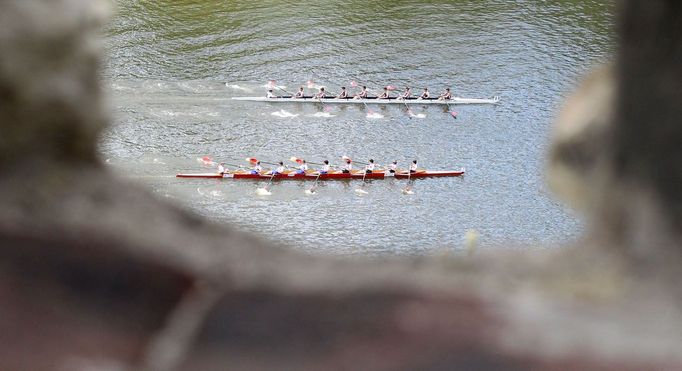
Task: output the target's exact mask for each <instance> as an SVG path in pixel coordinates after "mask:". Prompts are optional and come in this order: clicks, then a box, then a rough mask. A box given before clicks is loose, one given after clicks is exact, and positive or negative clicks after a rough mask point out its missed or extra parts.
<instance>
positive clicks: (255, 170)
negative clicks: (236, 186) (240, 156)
mask: <svg viewBox="0 0 682 371" xmlns="http://www.w3.org/2000/svg"><path fill="white" fill-rule="evenodd" d="M261 171H263V167H262V166H260V161H258V162H256V165H254V166H253V169H251V174H260V172H261Z"/></svg>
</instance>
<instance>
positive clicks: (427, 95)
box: [419, 88, 431, 99]
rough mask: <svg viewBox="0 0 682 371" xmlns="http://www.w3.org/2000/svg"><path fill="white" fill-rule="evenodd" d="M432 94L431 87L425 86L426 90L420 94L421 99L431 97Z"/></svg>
mask: <svg viewBox="0 0 682 371" xmlns="http://www.w3.org/2000/svg"><path fill="white" fill-rule="evenodd" d="M430 96H431V94H430V93H429V88H424V92H423V93H422V95H420V96H419V99H429V97H430Z"/></svg>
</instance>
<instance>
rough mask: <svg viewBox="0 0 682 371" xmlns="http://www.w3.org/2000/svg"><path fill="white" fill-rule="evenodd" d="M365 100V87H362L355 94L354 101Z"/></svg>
mask: <svg viewBox="0 0 682 371" xmlns="http://www.w3.org/2000/svg"><path fill="white" fill-rule="evenodd" d="M366 98H367V87H366V86H363V87H362V90H360V91H359V92H358V93H357V94H355V99H366Z"/></svg>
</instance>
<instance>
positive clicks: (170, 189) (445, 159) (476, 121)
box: [101, 0, 613, 255]
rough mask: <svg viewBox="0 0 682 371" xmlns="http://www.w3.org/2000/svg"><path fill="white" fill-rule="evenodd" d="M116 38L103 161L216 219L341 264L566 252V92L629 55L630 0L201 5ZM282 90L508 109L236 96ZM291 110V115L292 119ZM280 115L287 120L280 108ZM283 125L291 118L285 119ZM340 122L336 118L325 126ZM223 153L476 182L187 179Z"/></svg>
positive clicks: (172, 3)
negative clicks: (617, 36)
mask: <svg viewBox="0 0 682 371" xmlns="http://www.w3.org/2000/svg"><path fill="white" fill-rule="evenodd" d="M116 9H117V14H116V16H115V18H114V20H113V22H112V23H111V24H110V25H109V27H108V28H107V30H106V35H105V37H106V45H107V49H108V58H107V60H106V69H105V71H104V77H105V78H106V80H107V86H108V89H107V90H108V92H109V95H110V96H111V98H112V102H113V104H112V106H113V107H112V108H113V111H114V125H112V127H111V128H110V129H109V130H108V131H107V132H106V133H105V135H104V137H103V139H102V143H101V151H102V154H103V157H104V158H105V159H107V162H108V163H109V164H110V166H111V167H112V168H113V169H115V170H116V171H120V172H121V173H122V174H124V176H127V177H129V178H130V179H131V180H132V181H135V182H139V183H142V184H144V185H146V186H147V187H149V188H150V189H152V190H153V191H154V192H155V193H156V194H157V195H158V197H160V198H167V199H171V200H173V202H176V203H177V204H179V205H182V207H185V208H187V209H190V210H192V211H194V212H196V213H199V214H202V215H204V216H206V217H207V218H209V219H211V220H215V221H216V222H220V223H222V222H229V223H233V224H236V225H238V226H240V227H241V228H243V229H246V230H249V231H253V232H255V233H259V234H265V235H267V236H269V237H270V238H272V239H276V240H280V241H285V242H288V243H289V244H290V245H292V246H294V247H295V248H298V249H302V250H314V251H318V252H328V253H335V254H369V255H373V254H382V253H389V254H421V253H428V252H430V251H432V250H434V249H437V248H443V247H446V248H453V249H460V248H462V243H463V236H464V234H465V233H466V231H467V230H469V229H475V230H477V231H478V232H479V233H480V236H481V237H480V242H481V245H482V246H484V247H488V248H493V247H495V246H499V245H502V244H508V243H509V242H512V243H513V244H556V243H562V242H566V241H569V240H571V239H574V238H576V237H577V236H578V235H579V234H580V233H581V228H582V226H581V224H580V222H579V221H578V219H577V218H576V217H575V216H574V215H572V214H571V212H569V211H568V210H567V209H566V208H565V207H564V206H562V205H561V204H560V203H559V202H557V201H555V200H553V199H552V196H551V194H550V193H549V192H548V190H547V188H546V186H545V183H544V180H543V167H544V161H543V158H544V156H545V154H546V152H547V149H548V137H549V133H550V125H551V122H552V120H553V117H554V116H555V114H556V111H557V109H558V107H560V104H561V101H562V99H563V98H564V97H565V96H566V94H567V93H568V92H569V91H570V90H571V88H572V87H573V86H574V85H575V83H576V81H577V80H578V79H579V77H580V76H581V75H582V74H584V73H585V72H586V71H587V70H589V68H591V67H592V66H594V65H596V64H599V63H601V62H604V61H607V60H608V59H609V56H610V54H611V52H612V51H613V33H612V23H613V21H612V18H613V5H612V4H611V3H610V2H602V1H587V0H586V1H522V0H518V1H483V0H471V1H426V2H407V1H396V2H365V1H347V0H346V1H326V2H288V1H259V2H250V1H249V2H246V1H244V2H242V1H234V2H233V1H230V2H224V1H189V0H184V1H180V0H165V1H158V0H153V1H152V0H135V1H133V0H120V1H119V3H118V5H117V6H116ZM271 79H274V80H277V83H278V84H280V85H284V86H286V88H285V89H286V90H288V91H291V90H295V89H296V88H297V87H298V86H300V85H301V84H305V82H306V81H308V80H314V82H315V83H316V84H320V85H325V86H327V87H328V89H330V90H331V91H337V90H338V89H339V88H340V86H342V85H345V86H350V83H351V81H357V82H358V83H360V84H366V85H368V86H369V87H370V88H374V89H376V88H380V87H381V86H383V85H386V84H393V85H396V86H400V87H402V86H405V85H409V86H413V87H415V88H418V89H420V88H421V87H424V86H428V87H429V88H430V90H432V91H434V92H438V91H441V90H442V89H443V88H444V87H446V86H450V87H452V89H453V92H454V93H455V95H457V96H464V97H492V96H494V95H497V96H499V97H500V98H501V104H499V105H497V106H458V107H453V109H454V110H456V111H457V112H458V113H459V116H458V119H456V120H454V119H453V118H452V117H451V116H450V115H448V113H447V109H445V110H444V109H443V108H438V107H428V108H426V107H415V108H414V113H415V114H420V113H421V114H423V115H424V116H425V117H424V118H412V119H411V118H410V117H409V115H408V114H407V113H406V110H405V108H404V107H400V106H395V107H394V106H390V107H374V108H372V107H370V109H373V110H374V111H376V112H378V113H380V114H381V115H383V116H384V117H383V118H380V119H371V118H367V109H366V108H365V107H363V106H353V107H351V106H349V107H344V106H332V105H327V107H321V106H319V105H277V104H272V103H255V102H236V101H231V100H230V98H231V97H234V96H253V95H263V94H264V93H265V88H264V84H265V83H266V82H267V81H268V80H271ZM282 109H284V110H285V111H286V112H285V113H286V114H285V115H284V116H290V117H280V116H282V115H281V113H282V112H280V110H282ZM273 114H275V115H273ZM278 115H279V116H278ZM321 115H326V116H330V117H320V116H321ZM204 155H210V156H212V157H213V158H215V159H218V160H223V161H226V162H228V163H234V164H236V165H240V164H243V165H246V162H245V161H244V158H245V157H257V158H259V159H262V160H265V161H279V160H286V159H288V158H289V157H291V156H297V157H304V158H306V159H308V160H309V161H317V162H319V161H322V160H323V159H330V160H332V162H335V161H338V160H339V158H340V156H342V155H348V156H351V157H353V158H356V159H358V160H366V159H369V158H374V159H375V160H377V161H378V162H379V163H387V162H389V161H391V160H394V159H395V160H398V161H399V162H400V163H402V164H405V163H407V162H408V161H411V160H412V159H418V160H419V163H420V165H422V166H424V167H428V168H431V169H453V168H454V169H457V168H460V167H464V168H466V170H467V173H466V176H465V177H464V178H434V179H421V180H418V181H416V182H415V183H414V190H415V194H414V195H409V196H407V195H403V194H402V193H401V192H400V190H401V189H402V188H403V186H404V185H405V181H401V180H398V181H396V180H376V181H368V182H367V184H366V185H364V188H365V190H367V191H368V194H366V195H363V196H360V195H358V194H357V193H356V192H354V190H355V189H356V188H357V187H358V186H360V184H361V182H360V181H351V182H326V183H322V184H321V187H320V189H319V192H318V193H317V194H316V195H314V196H310V195H306V194H305V192H304V191H305V189H306V188H308V187H309V186H310V183H303V182H276V183H275V185H274V187H273V189H272V192H273V195H272V196H269V197H263V196H257V195H256V192H255V191H256V188H258V187H260V186H263V185H264V184H265V182H253V181H229V180H225V181H219V180H188V179H184V180H183V179H177V178H175V177H174V175H175V174H176V173H178V172H204V171H207V169H205V168H202V166H201V165H200V164H199V163H198V162H197V161H196V159H197V158H198V157H201V156H204Z"/></svg>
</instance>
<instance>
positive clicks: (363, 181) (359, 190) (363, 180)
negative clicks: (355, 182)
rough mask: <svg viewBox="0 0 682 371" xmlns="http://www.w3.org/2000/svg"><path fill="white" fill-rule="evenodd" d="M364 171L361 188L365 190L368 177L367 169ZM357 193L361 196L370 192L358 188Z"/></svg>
mask: <svg viewBox="0 0 682 371" xmlns="http://www.w3.org/2000/svg"><path fill="white" fill-rule="evenodd" d="M362 171H363V174H362V184H361V185H360V186H361V187H363V188H364V187H365V177H366V176H367V169H364V170H362ZM355 193H359V194H363V195H366V194H367V193H369V192H367V191H365V190H364V189H362V188H360V187H358V188H356V189H355Z"/></svg>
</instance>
